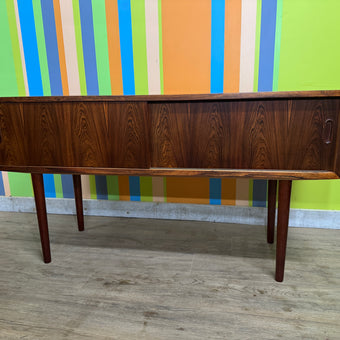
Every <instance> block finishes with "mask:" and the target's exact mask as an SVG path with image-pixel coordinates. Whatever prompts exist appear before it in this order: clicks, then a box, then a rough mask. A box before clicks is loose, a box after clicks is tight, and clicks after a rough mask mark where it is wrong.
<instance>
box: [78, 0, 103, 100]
mask: <svg viewBox="0 0 340 340" xmlns="http://www.w3.org/2000/svg"><path fill="white" fill-rule="evenodd" d="M79 10H80V22H81V35H82V39H83V53H84V64H85V77H86V88H87V94H88V95H99V87H98V74H97V61H96V49H95V45H94V31H93V16H92V4H91V0H81V1H79Z"/></svg>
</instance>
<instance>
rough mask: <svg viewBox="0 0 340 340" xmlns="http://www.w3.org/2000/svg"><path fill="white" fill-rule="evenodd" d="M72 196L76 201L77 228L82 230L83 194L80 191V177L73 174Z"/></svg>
mask: <svg viewBox="0 0 340 340" xmlns="http://www.w3.org/2000/svg"><path fill="white" fill-rule="evenodd" d="M73 188H74V198H75V201H76V211H77V221H78V230H79V231H83V230H84V214H83V195H82V192H81V177H80V175H73Z"/></svg>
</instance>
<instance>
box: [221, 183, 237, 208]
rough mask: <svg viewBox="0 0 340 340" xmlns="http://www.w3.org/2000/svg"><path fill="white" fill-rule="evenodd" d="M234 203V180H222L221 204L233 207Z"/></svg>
mask: <svg viewBox="0 0 340 340" xmlns="http://www.w3.org/2000/svg"><path fill="white" fill-rule="evenodd" d="M235 203H236V179H233V178H223V179H222V183H221V204H223V205H235Z"/></svg>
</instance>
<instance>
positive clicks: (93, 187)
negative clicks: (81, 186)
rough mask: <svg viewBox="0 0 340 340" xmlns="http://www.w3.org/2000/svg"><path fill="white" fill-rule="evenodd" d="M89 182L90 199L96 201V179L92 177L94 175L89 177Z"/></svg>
mask: <svg viewBox="0 0 340 340" xmlns="http://www.w3.org/2000/svg"><path fill="white" fill-rule="evenodd" d="M89 180H90V197H91V198H92V199H94V200H96V199H97V188H96V178H95V177H94V175H90V176H89Z"/></svg>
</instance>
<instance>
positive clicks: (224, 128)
mask: <svg viewBox="0 0 340 340" xmlns="http://www.w3.org/2000/svg"><path fill="white" fill-rule="evenodd" d="M339 114H340V91H320V92H287V93H252V94H221V95H212V94H211V95H180V96H128V97H127V96H121V97H51V98H43V97H42V98H39V97H32V98H0V170H7V171H19V172H30V173H31V174H32V180H33V189H34V195H35V201H36V208H37V214H38V222H39V231H40V238H41V244H42V250H43V258H44V261H45V262H50V261H51V255H50V249H49V238H48V228H47V217H46V207H45V197H44V184H43V176H42V174H43V173H71V174H73V179H74V189H75V199H76V207H77V217H78V227H79V230H83V229H84V225H83V211H82V197H81V179H80V176H79V174H102V175H105V174H107V175H109V174H124V175H145V176H156V175H158V176H208V177H247V178H257V179H268V180H269V186H268V187H269V193H268V225H267V240H268V242H270V243H272V242H273V240H274V224H275V211H276V210H275V208H276V197H277V183H276V182H277V180H279V193H278V201H279V203H278V223H277V229H278V233H277V247H276V274H275V278H276V280H277V281H282V280H283V273H284V264H285V253H286V242H287V232H288V217H289V202H290V193H291V184H292V180H293V179H335V178H337V179H338V178H339V176H340V119H339Z"/></svg>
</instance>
